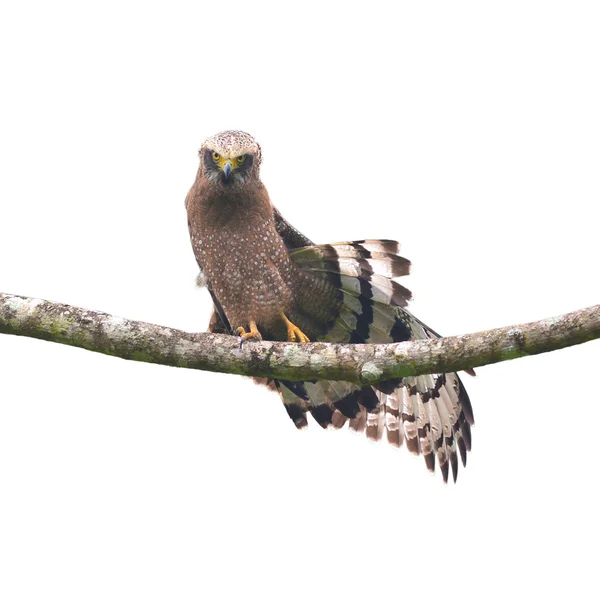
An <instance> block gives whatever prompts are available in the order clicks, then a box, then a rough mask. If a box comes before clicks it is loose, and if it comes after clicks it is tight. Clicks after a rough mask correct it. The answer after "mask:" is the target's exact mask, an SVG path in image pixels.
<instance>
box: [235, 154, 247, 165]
mask: <svg viewBox="0 0 600 600" xmlns="http://www.w3.org/2000/svg"><path fill="white" fill-rule="evenodd" d="M236 160H237V163H238V165H241V164H242V163H243V162H244V161H245V160H246V155H245V154H242V155H241V156H238V157H237V158H236Z"/></svg>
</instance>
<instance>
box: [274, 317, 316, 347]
mask: <svg viewBox="0 0 600 600" xmlns="http://www.w3.org/2000/svg"><path fill="white" fill-rule="evenodd" d="M281 318H282V319H283V322H284V323H285V326H286V327H287V335H288V342H300V343H306V342H310V340H309V339H308V336H307V335H306V334H305V333H303V332H302V331H300V328H299V327H296V325H294V324H293V323H292V322H291V321H290V320H289V319H288V318H287V317H286V316H285V314H284V313H281Z"/></svg>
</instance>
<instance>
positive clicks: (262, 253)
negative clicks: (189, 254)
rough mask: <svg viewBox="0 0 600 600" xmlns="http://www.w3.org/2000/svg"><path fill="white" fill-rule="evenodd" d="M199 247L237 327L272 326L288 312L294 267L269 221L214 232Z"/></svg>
mask: <svg viewBox="0 0 600 600" xmlns="http://www.w3.org/2000/svg"><path fill="white" fill-rule="evenodd" d="M195 243H196V252H197V256H198V261H199V262H200V264H201V265H202V269H203V271H204V273H205V275H206V276H207V277H208V280H209V283H210V286H211V289H212V291H213V293H214V294H215V295H216V296H217V298H218V299H219V302H220V303H221V305H222V306H223V308H224V310H225V312H226V313H227V316H228V318H229V319H230V320H231V321H232V325H235V326H237V325H244V324H245V323H246V322H247V321H248V320H250V319H253V320H256V321H271V320H272V319H274V318H276V317H277V316H278V314H279V313H280V312H281V311H285V310H287V309H288V308H289V306H290V304H291V301H292V284H293V277H294V272H295V267H294V265H293V264H292V262H291V261H290V259H289V257H288V254H287V250H286V248H285V246H284V244H283V242H282V240H281V238H280V237H279V235H278V234H277V232H276V231H275V228H274V226H273V225H272V224H271V223H270V222H265V223H262V224H260V225H259V226H258V227H256V226H254V227H252V228H250V227H243V226H239V227H236V228H230V229H228V230H227V231H225V230H213V231H210V232H206V233H205V234H204V235H202V236H201V237H199V238H198V239H197V240H196V242H195Z"/></svg>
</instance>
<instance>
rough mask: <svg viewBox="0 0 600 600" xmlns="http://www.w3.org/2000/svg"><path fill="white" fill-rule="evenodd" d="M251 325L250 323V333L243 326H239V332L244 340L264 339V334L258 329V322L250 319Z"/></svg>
mask: <svg viewBox="0 0 600 600" xmlns="http://www.w3.org/2000/svg"><path fill="white" fill-rule="evenodd" d="M249 325H250V331H249V332H248V333H246V330H245V329H244V328H243V327H238V328H237V334H238V335H239V336H240V337H241V338H242V341H243V340H259V341H262V335H261V334H260V331H259V330H258V329H257V327H256V323H255V322H254V321H250V323H249Z"/></svg>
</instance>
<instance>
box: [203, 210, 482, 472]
mask: <svg viewBox="0 0 600 600" xmlns="http://www.w3.org/2000/svg"><path fill="white" fill-rule="evenodd" d="M274 214H275V221H276V227H277V231H278V233H279V235H280V236H281V238H282V240H283V241H284V243H285V246H286V248H287V249H288V251H289V253H290V258H291V259H292V260H293V261H294V263H295V264H296V265H297V266H298V267H299V268H300V269H302V270H304V271H308V272H311V273H315V274H318V275H319V276H320V277H325V278H326V279H327V280H328V281H329V283H330V284H331V285H332V286H334V287H335V288H336V289H337V290H338V293H339V296H340V298H341V303H340V306H339V307H336V309H335V314H334V315H333V316H332V318H331V319H330V324H329V326H328V329H327V330H326V331H325V333H323V334H322V335H321V336H320V337H319V341H327V342H339V343H342V342H347V343H355V344H383V343H392V342H403V341H408V340H412V339H431V338H437V337H440V336H439V335H438V334H437V333H435V332H434V331H433V330H432V329H430V328H429V327H427V325H425V324H424V323H422V322H421V321H420V320H419V319H417V318H416V317H415V316H414V315H412V314H411V313H410V312H409V311H408V310H407V309H406V306H407V304H408V301H409V300H410V297H411V293H410V291H409V290H408V289H406V288H405V287H404V286H402V285H400V284H399V283H397V282H396V281H394V280H393V279H394V278H396V277H402V276H404V275H407V274H408V273H409V270H410V262H409V261H408V260H407V259H405V258H403V257H401V256H399V254H398V252H399V245H398V243H397V242H395V241H391V240H360V241H354V242H340V243H336V244H325V245H318V246H315V245H313V244H312V242H311V241H310V240H309V239H308V238H307V237H306V236H304V235H303V234H301V233H300V232H299V231H298V230H297V229H295V228H294V227H293V226H292V225H290V224H289V223H288V222H287V221H286V220H285V219H284V218H283V217H282V215H281V214H280V213H279V211H277V210H276V209H275V211H274ZM213 300H216V299H215V297H214V296H213ZM209 331H212V332H215V333H220V332H222V333H226V332H228V333H231V329H230V327H229V324H228V323H227V321H226V318H225V317H224V315H222V311H221V310H220V307H219V305H218V302H215V312H214V314H213V316H212V318H211V324H210V328H209ZM263 382H264V380H263ZM273 386H274V387H276V389H277V390H278V391H279V394H280V396H281V398H282V400H283V403H284V406H285V408H286V410H287V412H288V415H289V416H290V418H291V419H292V420H293V422H294V423H295V425H296V427H298V428H302V427H305V426H306V425H307V424H308V419H307V414H308V413H310V414H311V415H312V417H313V418H314V419H315V421H317V423H319V425H321V426H322V427H329V426H331V427H335V428H340V427H343V426H344V425H345V424H346V423H348V425H349V428H350V429H352V430H354V431H357V432H362V431H364V432H365V433H366V435H367V437H368V438H370V439H372V440H380V439H382V438H383V437H384V436H385V437H386V438H387V440H388V442H389V443H391V444H392V445H393V446H396V447H400V446H402V445H403V444H404V443H406V447H407V449H408V450H409V451H410V452H411V453H413V454H422V455H423V457H424V459H425V464H426V466H427V468H428V469H429V470H430V471H434V470H435V465H436V463H437V464H438V465H439V468H440V471H441V472H442V476H443V479H444V481H447V480H448V476H449V471H450V470H451V471H452V476H453V479H454V481H456V478H457V475H458V456H460V459H461V462H462V464H463V465H466V461H467V452H468V451H469V450H470V449H471V426H472V425H473V423H474V420H473V411H472V408H471V403H470V400H469V396H468V394H467V392H466V390H465V388H464V385H463V384H462V382H461V380H460V378H459V377H458V375H457V374H456V373H447V374H443V373H442V374H434V375H421V376H417V377H405V378H403V379H398V380H394V381H388V382H385V383H383V384H382V385H379V386H375V387H370V386H367V387H359V386H357V385H355V384H351V383H346V382H339V381H316V382H291V381H274V382H271V387H273Z"/></svg>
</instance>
